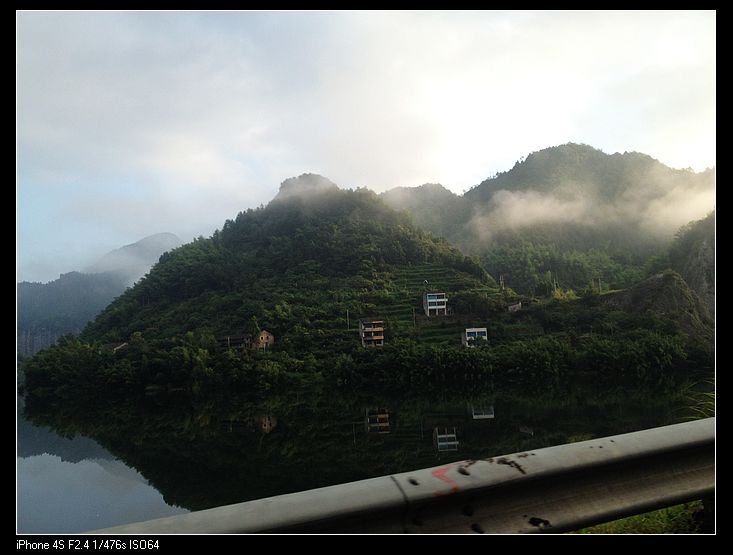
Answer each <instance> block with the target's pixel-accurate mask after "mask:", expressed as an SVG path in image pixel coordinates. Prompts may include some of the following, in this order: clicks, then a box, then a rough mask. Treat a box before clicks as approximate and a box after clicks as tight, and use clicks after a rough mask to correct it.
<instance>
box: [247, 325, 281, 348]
mask: <svg viewBox="0 0 733 555" xmlns="http://www.w3.org/2000/svg"><path fill="white" fill-rule="evenodd" d="M274 343H275V336H274V335H272V334H271V333H270V332H269V331H267V330H262V331H260V333H258V334H257V335H255V336H254V337H253V338H252V346H251V348H252V349H262V350H263V351H266V350H267V349H269V348H270V347H272V346H273V345H274Z"/></svg>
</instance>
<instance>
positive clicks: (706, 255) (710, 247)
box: [668, 211, 715, 316]
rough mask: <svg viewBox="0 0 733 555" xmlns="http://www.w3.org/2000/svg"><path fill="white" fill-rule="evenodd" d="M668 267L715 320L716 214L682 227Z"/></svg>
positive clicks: (671, 252)
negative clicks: (682, 279) (694, 294)
mask: <svg viewBox="0 0 733 555" xmlns="http://www.w3.org/2000/svg"><path fill="white" fill-rule="evenodd" d="M668 256H669V266H670V267H671V268H673V269H674V270H676V271H677V272H679V273H680V275H681V276H682V277H683V278H684V280H685V281H686V282H687V284H688V285H689V286H690V288H691V289H692V290H693V291H694V292H695V293H697V295H698V296H699V297H700V298H701V299H702V300H703V302H704V303H705V305H706V306H707V308H708V310H709V311H710V313H711V314H712V315H713V316H715V211H713V212H711V213H710V214H708V216H707V217H705V218H703V219H702V220H698V221H696V222H691V223H689V224H688V225H686V226H685V227H683V228H682V229H681V230H680V231H679V232H678V233H677V236H676V237H675V240H674V242H673V243H672V245H671V246H670V249H669V255H668Z"/></svg>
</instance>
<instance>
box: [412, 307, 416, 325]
mask: <svg viewBox="0 0 733 555" xmlns="http://www.w3.org/2000/svg"><path fill="white" fill-rule="evenodd" d="M412 327H413V328H416V327H417V320H416V319H415V307H414V306H413V307H412Z"/></svg>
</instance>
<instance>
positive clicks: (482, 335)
mask: <svg viewBox="0 0 733 555" xmlns="http://www.w3.org/2000/svg"><path fill="white" fill-rule="evenodd" d="M479 339H483V340H484V341H488V340H489V334H488V332H487V331H486V328H466V331H464V332H462V333H461V343H463V346H464V347H472V346H473V345H472V344H473V342H474V341H478V340H479Z"/></svg>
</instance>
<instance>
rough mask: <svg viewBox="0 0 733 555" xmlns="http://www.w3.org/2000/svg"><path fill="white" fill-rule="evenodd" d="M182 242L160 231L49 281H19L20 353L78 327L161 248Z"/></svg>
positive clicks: (136, 275)
mask: <svg viewBox="0 0 733 555" xmlns="http://www.w3.org/2000/svg"><path fill="white" fill-rule="evenodd" d="M180 244H181V240H180V239H179V238H178V237H176V236H175V235H173V234H172V233H159V234H156V235H151V236H149V237H145V238H144V239H141V240H140V241H138V242H137V243H133V244H132V245H126V246H124V247H122V248H120V249H117V250H114V251H111V252H109V253H107V254H106V255H104V256H103V257H102V258H101V259H100V260H98V261H97V262H96V263H95V264H93V265H92V266H90V267H89V268H87V270H86V272H85V273H81V272H69V273H66V274H61V275H60V276H59V278H58V279H56V280H53V281H50V282H48V283H33V282H27V281H24V282H20V283H18V286H17V295H18V300H17V303H18V304H17V312H18V319H17V325H18V328H17V332H18V333H17V347H18V354H20V355H22V356H27V355H32V354H34V353H37V352H38V351H40V350H41V349H45V348H46V347H48V346H50V345H53V344H54V343H55V342H56V340H57V339H58V338H59V337H61V336H62V335H65V334H67V333H79V332H80V331H81V330H82V328H83V327H84V326H85V325H86V324H87V323H88V322H89V321H91V320H92V319H93V318H94V317H95V316H96V315H97V314H99V312H100V311H101V310H102V309H103V308H104V307H105V306H107V305H108V304H109V303H110V302H111V301H112V299H114V298H115V297H117V296H119V295H120V294H121V293H122V292H123V291H124V290H125V288H127V287H128V286H129V285H131V284H132V282H133V281H134V280H135V279H137V278H139V277H140V276H141V275H142V274H144V273H145V272H147V271H148V270H149V269H150V267H151V266H152V265H153V264H155V262H157V260H158V258H159V257H160V255H161V254H162V253H163V252H165V251H167V250H170V249H172V248H175V247H176V246H178V245H180Z"/></svg>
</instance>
